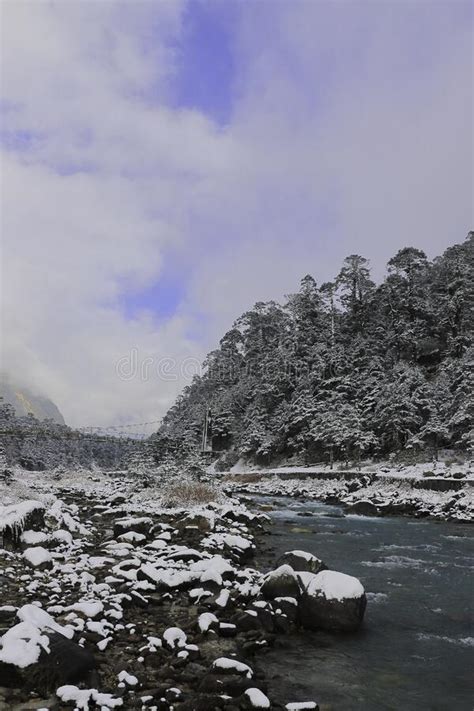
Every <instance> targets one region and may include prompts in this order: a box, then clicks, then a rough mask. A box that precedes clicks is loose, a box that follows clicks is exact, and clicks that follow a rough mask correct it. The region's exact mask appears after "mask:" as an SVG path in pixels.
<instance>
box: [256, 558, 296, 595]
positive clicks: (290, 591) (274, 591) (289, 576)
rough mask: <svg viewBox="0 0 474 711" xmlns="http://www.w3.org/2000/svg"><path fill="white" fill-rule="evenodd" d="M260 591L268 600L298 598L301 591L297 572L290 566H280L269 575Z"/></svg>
mask: <svg viewBox="0 0 474 711" xmlns="http://www.w3.org/2000/svg"><path fill="white" fill-rule="evenodd" d="M260 591H261V593H262V595H263V596H264V597H266V598H267V599H274V598H276V597H297V596H298V595H299V592H300V589H299V585H298V580H297V578H296V573H295V571H294V570H293V568H292V567H291V566H290V565H280V567H278V568H276V570H272V571H271V572H270V573H268V574H267V576H266V578H265V580H264V582H263V584H262V587H261V589H260Z"/></svg>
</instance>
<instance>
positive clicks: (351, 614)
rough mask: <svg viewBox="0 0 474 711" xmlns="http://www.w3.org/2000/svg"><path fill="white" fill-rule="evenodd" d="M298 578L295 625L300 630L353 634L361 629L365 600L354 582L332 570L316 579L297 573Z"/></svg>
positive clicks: (362, 589) (315, 576) (363, 594)
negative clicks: (302, 628)
mask: <svg viewBox="0 0 474 711" xmlns="http://www.w3.org/2000/svg"><path fill="white" fill-rule="evenodd" d="M298 577H299V581H300V585H301V597H300V600H299V604H298V621H299V623H300V625H301V626H302V627H304V628H306V629H309V630H317V629H325V630H334V631H342V632H353V631H355V630H356V629H357V628H358V627H359V626H360V624H361V623H362V620H363V618H364V612H365V608H366V605H367V598H366V596H365V592H364V588H363V587H362V585H361V584H360V582H359V580H357V578H353V577H352V576H350V575H345V574H344V573H337V572H336V571H333V570H325V571H322V572H321V573H318V574H317V575H313V574H312V573H300V574H299V576H298Z"/></svg>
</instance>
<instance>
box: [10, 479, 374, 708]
mask: <svg viewBox="0 0 474 711" xmlns="http://www.w3.org/2000/svg"><path fill="white" fill-rule="evenodd" d="M20 489H21V490H18V488H16V489H15V488H14V490H12V489H11V487H10V489H6V490H3V491H2V503H3V506H0V532H1V535H2V537H3V548H2V549H1V551H0V561H1V571H0V593H1V599H0V603H1V604H0V709H5V710H6V709H11V711H28V710H30V709H31V710H33V709H36V710H38V711H39V710H40V709H41V710H42V711H45V710H46V709H48V710H49V711H53V710H54V711H59V710H60V709H69V708H77V709H89V708H91V709H93V708H100V709H102V711H106V710H107V709H114V708H123V709H143V710H146V709H150V710H151V711H153V710H155V711H163V710H169V711H171V710H175V711H180V710H181V711H193V710H196V711H200V710H202V711H212V710H213V709H226V710H227V711H237V709H253V708H261V709H263V708H269V709H281V708H287V709H288V711H295V710H296V709H298V710H299V711H303V710H304V709H315V708H317V704H316V700H313V699H304V698H303V699H287V701H285V703H283V704H282V703H281V702H280V703H276V702H275V701H274V700H272V693H271V692H272V684H271V679H265V677H264V674H263V673H262V671H261V666H260V660H261V659H262V655H263V654H264V652H265V650H267V649H269V648H270V647H272V646H274V645H278V644H282V643H283V641H284V635H285V634H286V633H287V632H289V631H291V630H294V629H296V628H301V627H304V628H308V629H314V628H319V627H324V628H326V629H330V630H331V629H336V630H341V629H343V630H353V629H356V628H357V627H358V625H359V624H360V623H361V621H362V618H363V615H364V610H365V605H366V597H365V593H364V589H363V588H362V586H361V584H360V582H359V581H358V580H357V578H354V577H351V576H347V575H344V574H342V573H338V572H334V571H330V570H327V566H326V565H325V564H324V562H323V561H320V560H319V559H318V558H316V557H315V556H312V555H310V554H307V553H305V552H304V551H293V552H291V553H289V554H286V555H285V556H283V557H282V558H281V559H280V560H279V561H275V570H273V571H272V572H270V573H269V574H266V575H263V574H262V573H261V572H260V571H258V570H256V569H254V568H253V567H252V565H251V562H252V557H253V554H254V552H255V549H256V545H258V546H259V547H261V549H264V548H265V546H266V540H267V539H266V538H265V533H266V528H267V525H268V519H267V517H266V515H265V514H263V513H253V512H252V511H250V510H249V509H247V508H246V507H245V506H244V505H242V504H241V503H239V501H237V500H236V499H231V498H229V497H226V496H224V495H222V494H217V495H216V497H215V500H210V501H208V502H207V503H199V504H196V503H194V504H192V505H191V504H190V505H183V506H179V507H176V505H175V507H174V508H171V507H170V505H169V504H168V505H165V503H164V500H163V487H161V486H160V484H159V483H155V484H154V485H152V486H150V484H149V482H145V483H144V484H140V483H139V482H138V481H137V480H133V479H130V480H124V479H110V478H107V477H101V476H96V477H94V476H89V475H87V476H84V475H83V476H79V477H76V478H74V477H73V478H72V479H71V480H64V478H63V480H60V481H55V480H53V478H49V479H48V477H47V475H45V474H44V475H42V478H41V479H35V478H34V477H32V478H31V479H30V481H29V482H28V481H27V482H26V483H25V484H24V485H23V486H22V487H20Z"/></svg>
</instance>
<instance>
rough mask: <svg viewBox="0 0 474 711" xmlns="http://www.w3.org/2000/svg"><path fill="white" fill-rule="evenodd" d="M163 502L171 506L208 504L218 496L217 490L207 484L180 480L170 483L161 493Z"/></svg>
mask: <svg viewBox="0 0 474 711" xmlns="http://www.w3.org/2000/svg"><path fill="white" fill-rule="evenodd" d="M162 498H163V504H164V505H165V506H170V507H172V508H174V507H179V506H198V505H202V504H209V503H211V502H212V501H217V500H218V499H219V498H220V495H219V492H218V491H217V489H215V488H214V487H213V486H210V485H209V484H202V483H201V482H198V481H180V482H177V483H176V484H170V485H169V486H167V487H166V488H165V490H164V491H163V494H162Z"/></svg>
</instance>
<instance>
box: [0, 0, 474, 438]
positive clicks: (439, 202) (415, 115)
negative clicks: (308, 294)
mask: <svg viewBox="0 0 474 711" xmlns="http://www.w3.org/2000/svg"><path fill="white" fill-rule="evenodd" d="M472 14H473V6H472V4H471V3H470V2H464V1H463V0H449V1H448V2H444V1H443V0H437V1H433V2H430V1H429V0H418V1H416V2H415V1H413V0H395V1H394V2H393V1H392V0H384V1H383V2H379V1H375V0H360V1H359V0H330V1H329V0H291V1H290V0H248V1H246V2H243V1H242V0H133V2H129V1H128V0H69V2H65V0H59V1H56V0H3V2H2V3H1V5H0V21H1V31H2V50H1V59H2V71H1V77H0V79H1V86H0V88H1V95H2V98H1V104H0V109H1V130H0V139H1V170H0V180H1V184H0V191H1V193H0V195H1V203H2V216H1V233H2V253H1V266H2V285H1V290H0V295H1V319H2V320H1V335H2V344H1V345H2V348H1V356H2V363H1V367H2V368H3V369H4V370H6V371H7V372H9V373H10V374H11V375H12V376H13V377H14V378H15V379H16V380H18V381H20V382H22V383H24V384H25V385H27V386H28V387H30V388H31V389H33V390H36V391H38V392H40V393H44V394H47V395H48V396H49V397H50V398H51V399H52V400H53V401H54V402H55V403H56V404H57V405H58V407H59V408H60V410H61V412H62V413H63V415H64V417H65V419H66V421H67V422H68V424H71V425H72V426H108V425H122V424H125V423H134V422H136V423H138V422H144V421H154V420H157V419H159V418H160V417H162V416H163V414H164V413H165V412H166V410H167V409H168V407H169V406H170V405H171V404H172V402H173V400H174V398H175V397H176V396H177V394H178V393H179V392H180V390H181V389H182V388H183V386H185V385H186V384H188V383H189V382H190V378H191V377H192V375H193V373H195V372H199V367H200V365H199V364H200V363H201V362H202V360H203V358H204V357H205V354H206V353H207V352H208V351H209V350H211V349H213V348H214V347H215V346H216V345H217V343H218V341H219V339H220V338H221V337H222V335H223V334H224V332H225V331H226V330H228V328H230V326H231V325H232V322H233V320H234V319H235V318H236V317H238V316H239V315H240V314H241V313H242V312H243V311H245V310H247V309H248V308H250V307H251V306H252V305H253V304H254V303H255V302H256V301H267V300H270V299H275V300H277V301H278V300H281V299H283V298H284V295H285V294H287V293H291V292H293V291H295V290H297V288H298V284H299V281H300V279H301V278H302V277H303V276H304V275H305V274H307V273H311V274H312V275H313V276H314V277H315V278H316V280H317V281H318V282H323V281H327V280H329V279H331V278H333V277H334V276H335V275H336V274H337V273H338V271H339V269H340V267H341V263H342V261H343V259H344V257H346V256H347V255H348V254H352V253H359V254H362V255H363V256H365V257H367V258H368V259H370V262H371V265H372V270H373V275H374V277H375V278H376V279H380V278H381V277H382V276H383V274H384V269H385V265H386V263H387V261H388V259H389V258H390V257H391V256H393V255H394V254H395V253H396V251H397V250H398V249H400V248H402V247H405V246H407V245H410V246H415V247H418V248H420V249H423V250H425V251H426V252H427V254H428V256H430V257H434V256H435V255H437V254H439V253H441V252H442V251H443V250H444V249H446V248H447V247H448V246H450V245H452V244H454V243H456V242H461V241H462V240H463V239H464V238H465V236H466V234H467V232H468V231H469V229H471V228H472V226H473V213H472V202H473V201H472V197H473V134H472V131H473V128H472V127H473V42H472V19H473V17H472ZM149 427H150V428H151V429H153V428H154V426H153V425H151V426H149Z"/></svg>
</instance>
